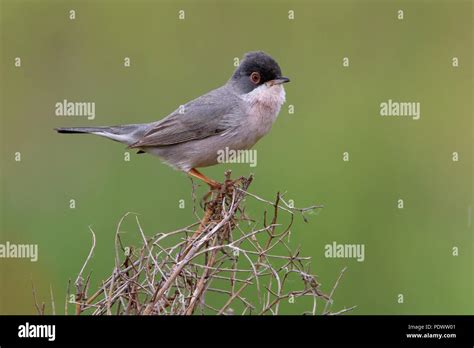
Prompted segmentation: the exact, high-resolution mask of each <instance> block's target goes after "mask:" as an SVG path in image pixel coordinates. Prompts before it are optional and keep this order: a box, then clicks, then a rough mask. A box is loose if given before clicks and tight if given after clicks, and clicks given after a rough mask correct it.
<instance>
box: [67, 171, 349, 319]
mask: <svg viewBox="0 0 474 348" xmlns="http://www.w3.org/2000/svg"><path fill="white" fill-rule="evenodd" d="M251 183H252V177H251V176H250V177H248V178H244V177H242V178H240V179H238V180H235V181H232V180H231V179H230V172H227V173H226V180H225V183H224V185H223V186H222V188H221V189H220V190H219V191H213V192H212V193H209V194H208V195H207V197H205V199H207V201H205V202H204V204H203V205H204V215H203V217H202V218H199V220H198V221H197V222H196V223H194V224H192V225H190V226H187V227H185V228H182V229H179V230H176V231H172V232H168V233H158V234H156V235H155V236H153V237H151V238H147V236H146V234H145V232H144V231H143V229H142V227H141V225H140V222H139V219H138V217H137V216H135V220H136V224H137V228H138V231H139V233H140V236H141V239H142V241H143V245H142V246H141V247H140V248H137V249H133V248H130V247H124V245H123V243H122V240H121V237H120V230H121V224H122V222H123V221H124V219H125V218H128V217H129V216H131V215H132V214H131V213H127V214H126V215H125V216H124V217H123V218H122V219H121V220H120V222H119V224H118V226H117V230H116V235H115V236H116V237H115V250H116V255H115V267H114V269H113V270H112V274H111V275H110V276H109V277H108V278H107V279H106V280H105V281H104V282H103V283H102V286H101V287H100V288H99V289H98V290H97V291H96V292H95V293H94V294H92V295H91V296H89V297H88V296H87V292H88V288H89V284H90V275H89V276H88V277H87V279H86V280H84V279H83V277H82V273H83V271H84V269H85V267H86V264H87V263H88V262H89V260H90V258H91V255H92V253H93V249H94V247H95V236H94V234H93V231H92V230H91V232H92V234H93V246H92V248H91V250H90V253H89V256H88V258H87V260H86V262H85V264H84V266H83V267H82V269H81V271H80V273H79V276H78V277H77V279H76V282H75V288H76V293H75V301H74V305H75V312H76V314H78V315H79V314H81V313H89V314H93V315H107V314H124V315H128V314H133V315H169V314H173V315H192V314H195V313H201V314H222V315H231V314H259V315H264V314H273V315H276V314H279V313H281V307H282V306H283V305H286V304H288V303H290V304H291V303H295V302H296V301H299V299H303V298H309V299H310V301H309V302H305V303H310V305H309V306H308V309H307V310H306V311H304V312H303V314H312V315H315V314H317V310H318V303H323V304H324V307H321V308H322V309H321V310H320V311H319V313H322V314H328V315H330V314H340V313H344V312H347V311H349V310H351V309H352V308H354V307H352V308H347V309H346V308H344V309H342V310H340V311H338V312H331V311H330V309H331V305H332V297H333V294H334V291H335V289H336V287H337V286H338V284H339V282H340V280H341V277H342V274H343V272H344V270H343V271H342V272H341V274H340V276H339V278H338V279H337V281H336V284H335V286H334V288H333V289H332V291H331V293H330V294H329V295H327V294H325V293H323V292H322V291H321V290H320V284H319V283H318V281H317V279H316V276H315V275H314V274H312V273H311V269H310V267H311V259H310V258H309V257H304V256H302V255H301V253H300V249H299V248H292V247H291V246H290V244H289V236H290V233H291V227H292V225H293V221H294V218H295V216H296V215H300V216H302V217H303V219H304V220H305V221H307V220H306V217H305V215H306V213H309V212H311V211H314V210H316V209H320V208H321V206H311V207H308V208H294V207H292V206H291V205H290V204H288V203H287V202H286V201H285V200H284V199H283V197H282V195H280V194H277V196H276V199H275V201H274V202H271V201H268V200H265V199H262V198H260V197H258V196H256V195H254V194H252V193H249V192H248V188H249V186H250V184H251ZM247 198H249V199H255V200H256V201H257V202H258V203H259V204H264V205H266V206H269V207H271V218H269V217H268V214H267V212H265V213H264V217H263V222H262V224H261V225H260V226H259V224H258V223H257V222H255V221H254V220H252V219H251V218H250V217H249V216H247V214H246V212H245V204H244V202H245V200H246V199H247ZM193 200H194V201H195V194H194V187H193ZM195 212H196V209H195ZM281 214H285V215H287V216H286V217H285V218H286V220H288V223H287V224H286V225H282V224H280V223H279V220H280V218H281V216H280V215H281Z"/></svg>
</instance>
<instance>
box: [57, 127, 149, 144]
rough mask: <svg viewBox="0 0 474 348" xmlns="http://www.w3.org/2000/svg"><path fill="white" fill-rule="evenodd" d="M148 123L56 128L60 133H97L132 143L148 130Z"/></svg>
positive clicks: (121, 141) (124, 142) (125, 142)
mask: <svg viewBox="0 0 474 348" xmlns="http://www.w3.org/2000/svg"><path fill="white" fill-rule="evenodd" d="M146 128H147V127H146V124H129V125H124V126H113V127H71V128H55V129H54V130H56V131H57V132H58V133H66V134H95V135H99V136H102V137H105V138H108V139H111V140H115V141H118V142H120V143H123V144H127V145H131V144H133V143H135V142H136V141H138V139H140V138H141V137H142V136H143V134H144V133H145V130H146Z"/></svg>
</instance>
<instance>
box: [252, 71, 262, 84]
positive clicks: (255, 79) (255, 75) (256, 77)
mask: <svg viewBox="0 0 474 348" xmlns="http://www.w3.org/2000/svg"><path fill="white" fill-rule="evenodd" d="M250 81H252V83H254V84H258V83H259V82H260V74H259V73H258V72H256V71H254V72H253V73H251V74H250Z"/></svg>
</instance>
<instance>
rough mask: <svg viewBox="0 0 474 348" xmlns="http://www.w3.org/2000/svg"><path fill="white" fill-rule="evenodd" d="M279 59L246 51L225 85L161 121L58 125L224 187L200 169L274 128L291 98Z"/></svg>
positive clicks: (63, 129) (247, 144)
mask: <svg viewBox="0 0 474 348" xmlns="http://www.w3.org/2000/svg"><path fill="white" fill-rule="evenodd" d="M289 81H290V80H289V79H288V78H287V77H283V76H282V74H281V70H280V66H279V65H278V63H277V62H276V61H275V60H274V59H273V58H272V57H270V56H269V55H268V54H266V53H264V52H249V53H247V54H245V56H244V58H243V60H242V61H241V63H240V65H239V67H238V68H237V69H236V70H235V71H234V73H233V75H232V77H231V78H230V80H229V81H227V83H226V84H225V85H223V86H222V87H219V88H217V89H214V90H212V91H210V92H209V93H207V94H204V95H202V96H200V97H199V98H196V99H194V100H192V101H190V102H188V103H187V104H185V105H184V106H182V107H180V108H178V109H177V110H175V111H174V112H172V113H171V114H170V115H168V116H167V117H165V118H163V119H162V120H160V121H156V122H152V123H142V124H129V125H122V126H110V127H74V128H56V131H58V132H59V133H90V134H95V135H100V136H103V137H106V138H109V139H112V140H115V141H118V142H121V143H124V144H127V145H128V147H129V148H132V149H137V150H138V153H145V152H146V153H150V154H152V155H156V156H158V157H159V158H161V159H162V160H163V161H164V162H165V163H167V164H168V165H170V166H172V167H173V168H175V169H178V170H182V171H184V172H186V173H188V174H189V175H192V176H194V177H197V178H199V179H201V180H203V181H205V182H206V183H207V184H208V185H209V186H211V189H216V188H219V187H220V186H221V184H219V183H218V182H217V181H215V180H212V179H210V178H208V177H206V176H205V175H203V174H202V173H200V172H199V171H197V169H196V168H200V167H207V166H211V165H214V164H217V163H218V153H219V151H223V150H225V149H226V148H228V149H229V150H246V149H250V148H251V147H252V146H253V145H254V144H255V143H256V142H257V141H258V140H259V139H260V138H261V137H263V136H264V135H265V134H267V133H268V132H269V131H270V128H271V126H272V124H273V122H274V121H275V119H276V118H277V116H278V113H279V112H280V108H281V106H282V104H283V103H284V102H285V90H284V88H283V83H285V82H289Z"/></svg>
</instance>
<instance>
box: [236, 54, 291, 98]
mask: <svg viewBox="0 0 474 348" xmlns="http://www.w3.org/2000/svg"><path fill="white" fill-rule="evenodd" d="M230 81H231V82H232V84H234V85H235V86H236V87H237V88H238V89H239V90H240V91H241V92H242V93H249V92H251V91H253V90H254V89H255V88H257V87H259V86H262V85H264V84H265V85H266V86H267V87H272V86H275V85H280V84H282V83H286V82H289V81H290V79H289V78H287V77H284V76H282V74H281V69H280V66H279V65H278V63H277V62H276V61H275V59H273V58H272V57H270V56H269V55H268V54H266V53H264V52H261V51H257V52H249V53H246V54H245V56H244V58H243V59H242V61H241V62H240V64H239V67H238V68H237V69H236V70H235V71H234V74H233V75H232V77H231V79H230Z"/></svg>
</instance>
